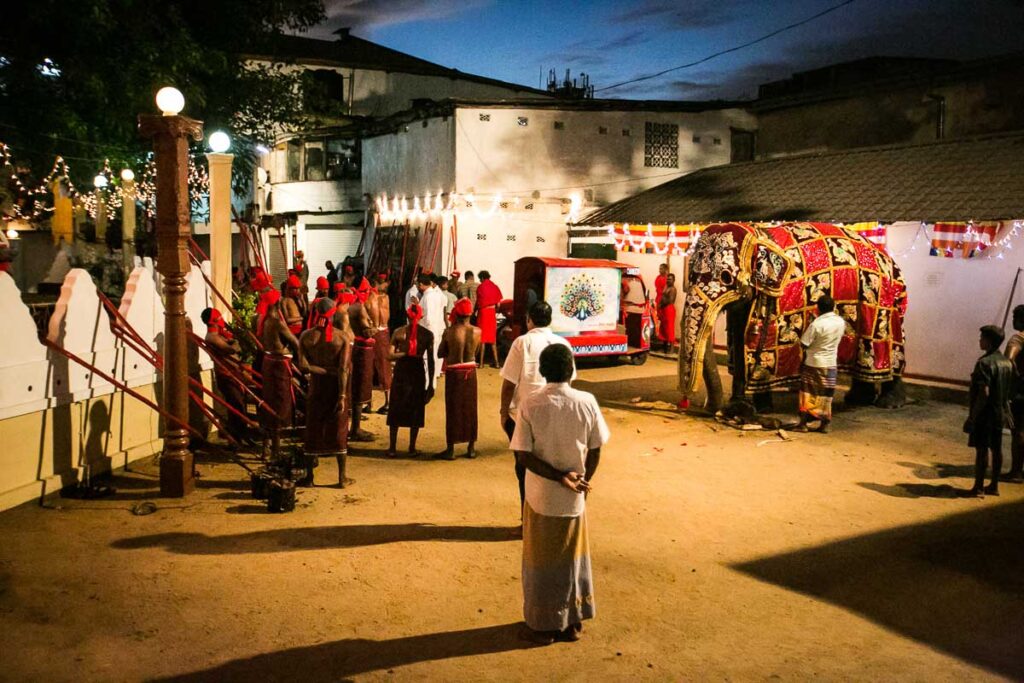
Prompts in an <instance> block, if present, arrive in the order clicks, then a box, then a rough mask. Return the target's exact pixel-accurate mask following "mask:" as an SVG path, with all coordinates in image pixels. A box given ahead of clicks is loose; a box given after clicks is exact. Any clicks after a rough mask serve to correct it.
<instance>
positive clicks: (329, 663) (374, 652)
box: [158, 624, 536, 683]
mask: <svg viewBox="0 0 1024 683" xmlns="http://www.w3.org/2000/svg"><path fill="white" fill-rule="evenodd" d="M518 630H519V624H502V625H500V626H485V627H483V628H472V629H465V630H463V631H445V632H443V633H430V634H427V635H422V636H409V637H406V638H393V639H391V640H368V639H363V638H351V639H346V640H336V641H334V642H331V643H321V644H319V645H310V646H307V647H295V648H291V649H288V650H280V651H278V652H271V653H267V654H261V655H256V656H255V657H248V658H245V659H234V660H231V661H229V662H225V663H224V664H221V665H219V666H215V667H212V668H210V669H205V670H203V671H195V672H192V673H188V674H182V675H178V676H170V677H168V678H161V679H158V680H160V681H168V682H178V683H200V682H201V681H288V680H295V679H300V680H302V681H303V683H321V682H323V683H327V682H328V681H330V682H332V683H333V682H335V681H341V680H344V679H345V678H346V677H349V676H355V675H358V674H363V673H368V672H371V671H379V670H386V669H391V668H394V667H399V666H405V665H408V664H415V663H416V662H426V661H436V660H439V659H452V658H455V657H472V656H475V655H488V654H495V653H498V652H509V651H511V650H525V649H528V648H531V647H536V646H534V645H531V644H530V643H527V642H525V641H522V640H519V638H518V637H517V636H518Z"/></svg>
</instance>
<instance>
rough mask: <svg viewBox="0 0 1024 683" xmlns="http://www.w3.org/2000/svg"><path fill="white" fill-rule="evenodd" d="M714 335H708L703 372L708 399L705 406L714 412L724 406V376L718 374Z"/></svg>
mask: <svg viewBox="0 0 1024 683" xmlns="http://www.w3.org/2000/svg"><path fill="white" fill-rule="evenodd" d="M711 337H712V335H710V334H709V335H708V342H707V346H706V347H705V348H704V364H703V366H702V367H701V372H702V373H703V375H704V386H705V387H706V388H707V393H708V399H707V402H706V403H705V407H706V408H707V409H708V410H709V411H711V412H712V413H715V412H718V409H719V408H721V407H722V378H721V377H720V376H719V374H718V360H717V359H716V358H715V347H714V344H712V343H711Z"/></svg>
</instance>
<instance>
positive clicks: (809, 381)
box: [797, 294, 846, 434]
mask: <svg viewBox="0 0 1024 683" xmlns="http://www.w3.org/2000/svg"><path fill="white" fill-rule="evenodd" d="M816 305H817V307H818V316H817V317H816V318H815V319H814V321H813V322H812V323H811V324H810V325H808V326H807V329H806V330H804V333H803V335H802V336H801V337H800V344H801V345H802V346H803V347H804V363H803V367H801V368H800V424H799V426H798V427H797V431H803V432H806V431H808V424H810V423H811V422H813V421H815V420H817V421H819V422H820V426H819V427H818V428H817V430H816V431H819V432H822V433H823V434H827V433H828V432H829V431H830V430H831V428H832V427H831V425H832V398H833V397H834V396H835V393H836V376H837V375H838V372H839V368H838V355H839V342H840V341H842V339H843V335H845V334H846V321H845V320H843V318H842V317H840V316H839V315H838V314H837V313H836V312H835V307H836V303H835V301H833V300H832V297H830V296H829V295H827V294H823V295H822V296H820V297H819V298H818V300H817V302H816Z"/></svg>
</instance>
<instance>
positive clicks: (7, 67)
mask: <svg viewBox="0 0 1024 683" xmlns="http://www.w3.org/2000/svg"><path fill="white" fill-rule="evenodd" d="M323 18H324V7H323V2H322V0H202V1H200V0H159V1H158V2H154V1H153V0H19V1H18V2H15V3H10V5H9V6H7V7H5V10H4V17H3V21H2V22H0V140H2V141H4V142H6V143H7V144H9V145H11V147H12V148H14V150H15V154H16V155H17V158H18V160H19V163H25V162H28V163H30V164H31V167H32V173H33V175H35V176H37V177H39V176H42V175H44V174H45V173H46V172H47V171H48V170H49V164H51V163H52V162H53V159H54V157H55V156H56V155H58V154H60V155H63V156H64V157H65V158H66V159H68V160H69V161H70V163H71V168H72V172H73V174H74V177H73V178H72V180H73V181H74V182H76V183H78V184H79V185H82V186H88V185H90V184H91V183H90V179H91V178H92V176H93V175H94V174H95V173H96V171H97V170H98V169H99V167H100V165H101V164H102V160H103V159H104V158H109V159H110V160H111V162H112V164H113V165H114V168H118V167H119V166H118V165H119V164H132V165H135V167H136V168H138V164H139V161H140V159H141V158H142V156H143V155H144V154H145V152H146V151H148V149H149V148H148V146H147V143H146V141H144V140H141V139H140V138H139V137H138V133H137V131H136V117H137V115H138V114H139V113H147V112H152V113H155V105H154V101H153V98H154V95H155V93H156V91H157V90H158V89H159V88H160V87H162V86H164V85H174V86H175V87H177V88H178V89H179V90H181V91H182V93H183V94H184V95H185V101H186V105H185V110H184V111H183V112H182V114H184V115H186V116H190V117H192V118H196V119H200V120H202V121H203V122H204V124H205V128H206V130H207V131H213V130H216V129H225V130H228V131H229V132H231V133H232V137H233V141H234V142H233V150H232V151H233V152H234V153H235V154H236V169H237V171H238V173H239V175H240V176H243V177H247V178H251V177H252V176H251V173H252V163H253V148H254V147H255V145H256V144H258V143H264V144H265V143H267V142H269V141H270V140H271V137H272V135H273V132H274V131H277V130H282V129H283V130H287V129H293V128H296V127H300V126H301V125H302V124H303V113H302V106H301V97H302V96H301V81H300V79H299V77H298V76H297V75H295V74H289V73H287V72H286V70H283V69H282V68H280V65H272V64H271V65H265V66H262V67H258V68H257V67H253V66H252V65H251V64H250V65H247V64H246V61H245V59H244V55H246V54H247V53H249V54H251V53H252V52H253V50H254V46H263V45H269V44H271V43H272V38H273V36H274V35H275V34H277V33H280V32H285V31H287V32H296V31H299V32H301V31H304V30H306V29H308V28H310V27H312V26H314V25H316V24H317V23H319V22H320V21H321V20H322V19H323Z"/></svg>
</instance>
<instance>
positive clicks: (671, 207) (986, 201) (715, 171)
mask: <svg viewBox="0 0 1024 683" xmlns="http://www.w3.org/2000/svg"><path fill="white" fill-rule="evenodd" d="M1022 217H1024V132H1016V133H1009V134H1001V135H990V136H985V137H978V138H970V139H958V140H945V141H941V142H934V143H929V144H924V145H902V146H891V147H871V148H863V149H856V150H849V151H844V152H834V153H822V154H808V155H801V156H793V157H785V158H780V159H770V160H765V161H752V162H747V163H740V164H728V165H725V166H714V167H711V168H705V169H701V170H699V171H695V172H693V173H690V174H688V175H685V176H683V177H681V178H677V179H675V180H671V181H669V182H667V183H665V184H663V185H659V186H657V187H654V188H651V189H650V190H647V191H645V192H641V193H639V194H636V195H634V196H632V197H628V198H626V199H623V200H621V201H618V202H615V203H614V204H611V205H609V206H607V207H605V208H603V209H599V210H597V211H594V212H593V213H591V214H589V215H587V216H585V217H584V218H583V219H582V220H580V221H579V223H578V225H591V226H603V225H608V224H610V223H633V224H637V223H639V224H645V223H655V224H666V223H680V224H681V223H711V222H716V221H764V220H806V221H831V222H842V223H853V222H858V221H872V220H878V221H883V222H895V221H917V220H920V221H928V222H935V221H967V220H1006V219H1019V218H1022Z"/></svg>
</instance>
